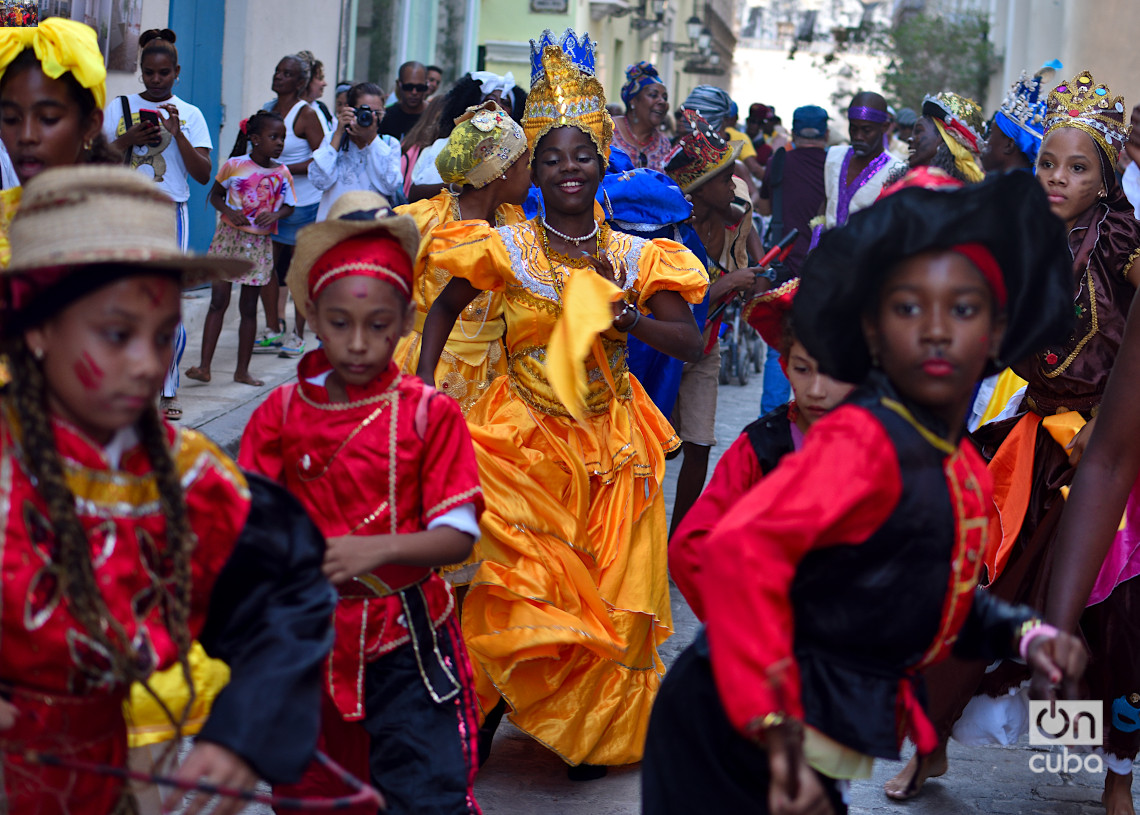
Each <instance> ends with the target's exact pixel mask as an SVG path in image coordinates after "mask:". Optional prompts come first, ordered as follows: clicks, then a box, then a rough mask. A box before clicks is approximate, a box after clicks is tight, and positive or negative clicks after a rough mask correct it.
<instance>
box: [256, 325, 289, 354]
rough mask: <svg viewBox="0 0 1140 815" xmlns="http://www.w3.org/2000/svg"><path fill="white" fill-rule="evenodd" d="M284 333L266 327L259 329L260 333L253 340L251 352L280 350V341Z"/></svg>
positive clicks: (263, 352)
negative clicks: (273, 331)
mask: <svg viewBox="0 0 1140 815" xmlns="http://www.w3.org/2000/svg"><path fill="white" fill-rule="evenodd" d="M284 338H285V335H284V333H283V332H280V331H279V332H277V333H276V334H274V333H272V332H271V331H270V330H269V329H268V328H263V329H261V333H260V334H258V335H257V338H256V339H254V341H253V353H255V354H276V353H277V352H278V351H280V350H281V343H282V340H284Z"/></svg>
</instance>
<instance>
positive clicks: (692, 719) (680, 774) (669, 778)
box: [641, 636, 847, 815]
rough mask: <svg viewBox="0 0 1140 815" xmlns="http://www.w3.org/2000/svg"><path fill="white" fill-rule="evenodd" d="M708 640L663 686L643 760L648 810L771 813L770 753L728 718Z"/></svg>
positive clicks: (648, 814) (829, 783)
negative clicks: (705, 649)
mask: <svg viewBox="0 0 1140 815" xmlns="http://www.w3.org/2000/svg"><path fill="white" fill-rule="evenodd" d="M703 641H704V638H703V636H702V637H699V638H698V640H697V642H696V643H694V644H692V645H690V646H689V647H688V648H687V649H685V651H684V653H682V654H681V656H680V658H679V659H678V660H677V663H676V664H675V665H674V666H673V667H672V669H670V671H669V673H667V674H666V675H665V681H664V682H662V683H661V690H660V691H658V693H657V701H656V702H655V703H654V705H653V715H652V717H651V718H650V720H649V735H648V737H647V738H646V744H645V758H644V759H643V762H642V766H641V811H642V813H643V815H695V814H696V813H714V812H715V813H722V812H723V813H729V812H732V813H745V812H747V813H749V815H766V813H767V812H768V784H769V773H768V753H767V752H766V751H765V750H763V749H762V748H760V747H757V746H756V745H755V744H753V743H752V742H750V741H749V740H748V739H746V738H744V737H743V736H741V735H740V734H739V733H738V732H737V731H736V729H735V728H734V727H733V726H732V724H731V723H730V722H729V720H728V716H727V715H725V712H724V708H723V707H722V706H721V703H720V696H719V694H718V693H717V689H716V685H715V683H714V681H713V675H712V666H711V665H710V664H709V660H708V657H707V656H705V655H704V653H702V651H703V648H702V647H701V646H703V644H704V642H703ZM820 781H821V782H822V783H823V788H824V789H825V790H826V791H827V793H828V797H829V798H831V804H832V807H833V808H834V810H835V813H836V815H846V813H847V806H846V805H845V804H844V803H843V798H842V796H841V795H840V793H839V790H838V788H837V787H836V784H835V781H834V780H832V779H830V778H826V777H824V776H822V775H821V776H820Z"/></svg>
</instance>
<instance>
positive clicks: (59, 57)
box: [0, 17, 107, 109]
mask: <svg viewBox="0 0 1140 815" xmlns="http://www.w3.org/2000/svg"><path fill="white" fill-rule="evenodd" d="M29 48H34V49H35V52H36V59H37V60H39V62H40V68H41V69H42V70H43V72H44V74H46V75H47V76H48V77H50V78H51V79H59V78H60V77H61V76H63V75H64V74H71V75H72V76H74V77H75V79H76V81H77V82H78V83H79V84H80V85H82V86H83V87H84V88H87V90H89V91H91V94H92V95H93V96H94V97H95V104H96V105H98V106H99V108H100V109H102V108H104V107H105V106H106V104H107V84H106V82H107V67H106V66H105V65H104V64H103V54H102V53H100V51H99V41H98V40H97V39H96V37H95V30H94V29H93V28H91V27H90V26H86V25H83V23H77V22H74V21H72V20H65V19H62V18H60V17H49V18H48V19H46V20H44V21H43V22H41V23H40V24H39V26H37V27H34V28H4V29H0V77H2V76H3V75H4V72H5V71H6V70H7V69H8V66H9V65H11V64H12V61H13V60H14V59H16V57H18V56H20V54H22V53H23V52H24V51H26V50H27V49H29Z"/></svg>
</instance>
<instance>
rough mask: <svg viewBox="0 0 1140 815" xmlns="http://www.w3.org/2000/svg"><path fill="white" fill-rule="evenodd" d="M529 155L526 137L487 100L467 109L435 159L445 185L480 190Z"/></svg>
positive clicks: (512, 121)
mask: <svg viewBox="0 0 1140 815" xmlns="http://www.w3.org/2000/svg"><path fill="white" fill-rule="evenodd" d="M525 152H526V134H525V133H523V130H522V128H521V127H519V126H518V123H517V122H515V120H514V119H512V118H511V117H510V116H508V115H507V113H506V112H505V111H503V109H502V108H500V107H498V106H497V105H495V104H494V103H493V102H490V101H487V102H484V103H483V104H482V105H476V106H474V107H469V108H467V111H466V112H465V113H464V114H463V115H462V116H460V117H459V118H458V119H456V120H455V129H454V130H452V131H451V135H450V136H448V137H447V144H446V145H445V146H444V148H443V150H442V152H440V154H439V155H438V156H437V157H436V159H435V167H436V169H437V170H439V175H440V178H442V179H443V181H444V183H445V184H470V185H471V186H472V187H475V188H476V189H479V188H480V187H485V186H487V185H488V184H490V183H491V182H492V181H494V180H495V179H496V178H498V177H499V176H500V175H502V174H503V173H504V172H505V171H506V170H507V168H508V167H510V166H511V165H512V164H514V163H515V162H516V161H518V159H519V156H521V155H522V154H523V153H525Z"/></svg>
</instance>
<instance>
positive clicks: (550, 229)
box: [541, 215, 598, 247]
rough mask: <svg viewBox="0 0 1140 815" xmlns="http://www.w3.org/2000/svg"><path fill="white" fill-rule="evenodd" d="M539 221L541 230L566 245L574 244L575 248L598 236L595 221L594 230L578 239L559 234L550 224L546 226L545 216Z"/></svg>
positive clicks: (595, 222)
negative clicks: (555, 236) (559, 239)
mask: <svg viewBox="0 0 1140 815" xmlns="http://www.w3.org/2000/svg"><path fill="white" fill-rule="evenodd" d="M541 220H542V228H543V229H545V230H546V231H547V232H549V233H550V234H551V235H557V236H558V237H559V238H562V240H564V241H566V242H568V243H572V244H574V246H575V247H577V246H578V245H579V244H580V243H582V242H584V241H588V240H590V238H592V237H594V236H595V235H597V234H598V222H597V221H594V228H593V229H591V230H590V231H589V232H588V233H587V234H585V235H583V236H582V237H580V238H575V237H572V236H570V235H567V234H565V233H563V232H559V231H558V230H557V229H555V228H554V227H552V226H551V225H550V224H548V223H547V222H546V216H545V215H543V216H541Z"/></svg>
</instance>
